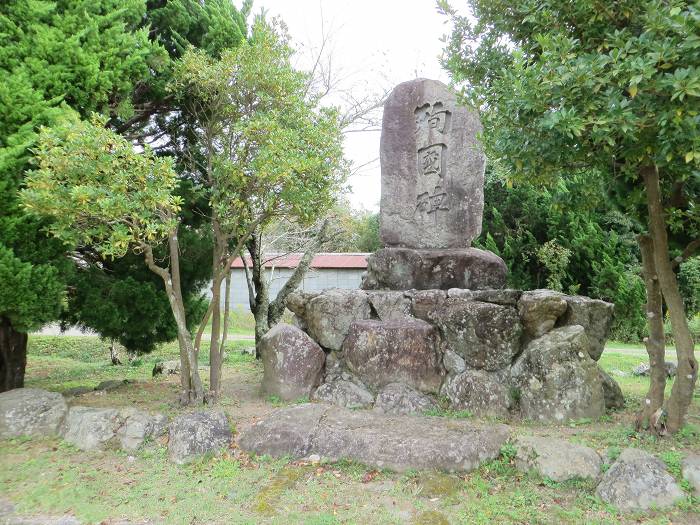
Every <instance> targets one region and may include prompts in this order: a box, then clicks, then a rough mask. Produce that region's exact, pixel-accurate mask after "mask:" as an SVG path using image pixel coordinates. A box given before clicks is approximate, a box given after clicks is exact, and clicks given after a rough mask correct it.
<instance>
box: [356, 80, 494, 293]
mask: <svg viewBox="0 0 700 525" xmlns="http://www.w3.org/2000/svg"><path fill="white" fill-rule="evenodd" d="M480 132H481V122H480V121H479V116H478V114H477V113H476V112H475V111H472V110H470V109H468V108H466V107H464V106H460V105H459V104H458V103H457V99H456V97H455V95H454V93H453V92H452V91H451V90H450V89H449V88H448V87H447V86H446V85H445V84H443V83H441V82H438V81H436V80H428V79H423V78H419V79H416V80H411V81H409V82H404V83H403V84H399V85H398V86H396V88H394V90H393V91H392V92H391V95H389V98H388V99H387V101H386V103H385V104H384V118H383V123H382V137H381V150H380V156H381V168H382V198H381V206H380V234H381V240H382V244H383V245H384V248H382V249H380V250H379V251H377V252H376V253H374V254H373V255H371V256H370V257H369V259H368V268H367V274H366V275H365V278H364V280H363V284H362V287H363V288H364V289H388V290H409V289H418V290H426V289H443V290H446V289H449V288H468V289H487V288H488V289H491V288H502V287H503V286H504V285H505V279H506V266H505V264H504V262H503V260H502V259H501V258H500V257H498V256H496V255H495V254H493V253H491V252H487V251H484V250H478V249H476V248H471V243H472V241H473V240H474V239H475V238H476V237H478V236H479V234H480V233H481V219H482V214H483V210H484V165H485V157H484V153H483V151H482V149H481V145H480V143H479V138H478V135H479V133H480Z"/></svg>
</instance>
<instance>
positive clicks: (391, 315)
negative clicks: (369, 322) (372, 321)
mask: <svg viewBox="0 0 700 525" xmlns="http://www.w3.org/2000/svg"><path fill="white" fill-rule="evenodd" d="M367 296H368V297H369V304H370V305H372V308H373V309H374V311H375V312H376V314H377V317H379V320H380V321H389V320H391V319H407V318H410V317H411V299H410V298H409V297H407V296H406V294H404V293H403V292H393V291H384V290H382V291H377V292H367Z"/></svg>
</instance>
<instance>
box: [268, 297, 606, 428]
mask: <svg viewBox="0 0 700 525" xmlns="http://www.w3.org/2000/svg"><path fill="white" fill-rule="evenodd" d="M553 296H555V297H554V299H556V301H554V300H553V299H552V297H553ZM561 301H563V303H562V304H563V305H564V308H562V307H561V306H560V305H559V306H558V307H557V308H550V306H551V303H557V304H559V303H560V302H561ZM319 305H323V308H320V307H319ZM350 305H352V308H351V307H350ZM287 306H288V307H289V309H290V310H292V311H293V312H294V314H295V316H296V317H297V319H298V324H299V325H300V326H303V327H307V328H306V330H307V333H308V334H309V336H310V337H311V338H312V339H315V340H316V341H317V342H319V339H318V337H319V333H318V332H316V331H314V330H312V327H324V330H323V332H322V333H323V335H324V337H326V338H329V337H330V336H332V339H333V340H334V341H340V342H341V343H342V344H340V345H339V346H338V345H334V346H335V348H328V347H326V350H327V354H326V358H325V359H326V363H325V365H326V366H325V376H324V378H323V382H322V385H321V386H320V387H319V389H318V390H317V391H316V392H315V393H313V394H312V396H311V398H312V399H319V400H325V401H329V402H332V403H334V404H337V405H340V406H346V407H367V408H369V407H371V406H372V404H373V403H374V405H375V408H382V406H383V405H386V403H385V398H393V397H396V393H395V392H394V390H395V389H397V388H402V389H403V390H406V391H409V390H414V391H415V394H416V395H417V396H424V397H425V396H427V397H431V398H432V401H433V403H438V404H439V403H440V402H444V403H446V404H447V405H448V406H449V407H450V408H453V409H459V410H468V411H469V412H472V413H473V414H477V415H495V416H500V417H508V416H511V415H512V416H515V417H520V416H522V417H524V418H527V419H535V420H538V421H555V422H563V421H566V420H569V419H579V418H581V417H590V418H596V417H599V416H601V415H602V414H603V411H604V410H605V402H604V388H607V390H610V386H611V385H607V386H605V387H604V385H603V382H602V380H601V375H600V373H599V369H598V367H597V365H596V363H595V360H596V359H598V358H599V357H600V354H601V353H602V350H603V347H604V343H605V338H606V336H607V331H608V328H609V326H610V320H611V318H612V313H613V311H612V305H611V304H608V303H604V302H603V301H598V300H594V299H589V298H587V297H580V296H568V295H564V294H560V293H557V292H552V291H547V290H537V291H534V292H521V291H518V290H505V289H485V290H466V289H458V288H451V289H449V290H437V289H432V290H406V291H392V290H371V291H365V290H326V291H323V292H314V293H305V292H296V293H294V294H292V295H290V297H289V301H288V302H287ZM573 314H576V315H573ZM341 321H342V322H341ZM534 334H541V335H539V336H538V337H534V338H533V336H534ZM266 367H267V368H270V369H271V370H272V368H271V367H269V366H268V365H266ZM267 372H268V371H267V369H266V373H267ZM611 383H612V386H613V387H614V381H612V380H611ZM397 384H398V386H397ZM386 389H389V391H388V392H385V390H386ZM399 397H407V396H404V395H403V394H402V395H401V396H399ZM412 397H416V396H412ZM609 404H610V405H611V406H612V403H609ZM404 405H406V406H405V407H403V408H401V410H404V409H405V411H416V412H420V411H422V410H425V408H424V407H425V406H427V405H426V403H422V402H421V403H418V402H415V403H414V402H413V401H411V402H410V403H404Z"/></svg>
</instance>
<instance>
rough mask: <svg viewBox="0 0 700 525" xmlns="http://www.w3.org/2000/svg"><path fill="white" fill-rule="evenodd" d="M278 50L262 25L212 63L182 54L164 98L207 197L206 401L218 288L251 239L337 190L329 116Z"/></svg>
mask: <svg viewBox="0 0 700 525" xmlns="http://www.w3.org/2000/svg"><path fill="white" fill-rule="evenodd" d="M291 54H292V51H291V49H290V47H289V46H288V44H287V42H286V40H285V39H284V38H283V37H282V36H281V35H280V34H278V32H276V31H275V29H274V28H273V27H272V26H271V25H269V24H267V23H266V22H265V21H264V20H262V19H261V18H259V19H258V21H257V23H256V24H255V25H254V28H253V32H252V35H251V38H250V41H247V42H243V43H241V45H240V46H238V47H237V48H236V49H232V50H227V51H224V52H223V53H222V54H221V57H220V58H219V59H214V58H211V57H210V56H208V55H207V54H205V53H203V52H201V51H197V50H194V49H191V50H189V51H187V52H186V53H185V55H184V56H183V58H182V60H181V62H180V64H179V67H178V69H177V71H176V74H175V79H176V81H175V83H174V85H173V87H172V89H173V91H174V92H176V93H177V94H178V97H179V98H180V100H182V102H183V105H185V106H186V108H187V111H188V112H189V113H190V114H191V115H193V116H194V117H195V119H196V123H197V126H196V127H197V134H198V139H197V143H196V146H195V147H193V148H192V149H191V150H190V152H189V153H190V159H191V163H190V166H189V171H190V172H191V173H193V174H196V175H195V176H196V177H198V178H199V180H200V181H201V187H202V189H203V191H205V192H206V193H207V195H208V197H209V202H210V205H211V224H212V233H213V240H214V249H213V256H212V288H211V290H212V299H211V306H210V309H209V311H208V312H207V316H206V317H205V319H204V320H203V321H202V323H201V324H200V329H199V332H198V336H197V338H196V340H195V341H196V345H198V341H199V338H200V337H201V334H202V331H203V329H204V326H205V325H206V324H207V322H208V319H209V317H211V341H210V382H209V383H210V384H209V388H210V395H209V397H210V399H211V400H213V401H215V400H216V399H217V397H218V395H219V390H220V381H221V367H222V366H221V365H222V356H223V348H222V345H221V285H222V283H223V282H224V281H225V280H226V277H227V275H228V274H229V272H230V268H231V263H232V262H233V260H234V259H235V258H236V257H237V256H238V255H239V254H240V253H241V250H242V248H243V247H244V246H245V244H246V243H247V242H248V240H249V239H250V238H251V236H252V235H253V234H254V232H255V231H256V229H258V228H259V227H261V226H263V225H264V224H266V223H268V222H270V221H272V220H280V219H284V218H286V219H294V220H296V221H299V222H300V223H309V222H311V221H313V220H314V219H315V218H316V217H317V216H318V214H319V212H320V211H322V210H324V209H325V208H327V207H329V206H330V204H331V202H332V199H333V195H334V194H335V192H336V191H337V188H338V185H339V184H340V182H341V180H342V170H341V167H342V147H341V135H340V130H339V124H338V118H337V113H336V112H335V111H334V110H332V109H326V108H321V107H319V106H318V101H317V99H316V98H315V97H314V96H313V94H312V93H309V92H308V90H307V89H306V87H307V83H306V78H305V75H304V74H303V73H301V72H299V71H296V70H294V68H293V67H292V66H291V62H290V58H291Z"/></svg>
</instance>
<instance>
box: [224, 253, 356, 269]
mask: <svg viewBox="0 0 700 525" xmlns="http://www.w3.org/2000/svg"><path fill="white" fill-rule="evenodd" d="M303 255H304V254H302V253H288V254H280V255H275V254H271V255H268V256H267V258H266V261H265V264H264V266H265V268H273V267H274V268H296V267H297V266H298V265H299V261H300V260H301V258H302V257H303ZM368 255H369V253H319V254H317V255H316V256H315V257H314V258H313V260H312V261H311V268H316V269H320V268H326V269H331V268H336V269H346V268H347V269H350V268H359V269H365V268H367V256H368ZM246 261H248V263H249V264H250V256H246ZM231 268H243V261H242V260H241V258H240V257H238V258H236V260H234V261H233V263H231Z"/></svg>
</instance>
